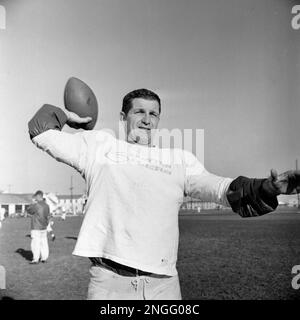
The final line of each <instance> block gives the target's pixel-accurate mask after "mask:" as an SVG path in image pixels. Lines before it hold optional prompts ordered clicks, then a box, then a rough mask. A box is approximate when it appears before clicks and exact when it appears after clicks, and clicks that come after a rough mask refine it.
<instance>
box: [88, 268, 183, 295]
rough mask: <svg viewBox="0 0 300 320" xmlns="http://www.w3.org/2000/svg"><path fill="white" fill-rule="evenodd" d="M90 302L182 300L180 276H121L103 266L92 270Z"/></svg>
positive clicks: (89, 289)
mask: <svg viewBox="0 0 300 320" xmlns="http://www.w3.org/2000/svg"><path fill="white" fill-rule="evenodd" d="M90 274H91V279H90V283H89V288H88V297H87V299H88V300H181V291H180V285H179V279H178V276H173V277H170V276H161V275H150V276H137V277H127V276H121V275H119V274H117V273H115V272H113V271H111V270H108V269H106V268H103V267H101V266H92V267H91V268H90Z"/></svg>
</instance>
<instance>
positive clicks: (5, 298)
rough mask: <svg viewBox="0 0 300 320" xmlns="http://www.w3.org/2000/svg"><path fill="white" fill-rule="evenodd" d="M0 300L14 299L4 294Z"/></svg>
mask: <svg viewBox="0 0 300 320" xmlns="http://www.w3.org/2000/svg"><path fill="white" fill-rule="evenodd" d="M1 300H15V299H14V298H12V297H7V296H4V297H2V298H1Z"/></svg>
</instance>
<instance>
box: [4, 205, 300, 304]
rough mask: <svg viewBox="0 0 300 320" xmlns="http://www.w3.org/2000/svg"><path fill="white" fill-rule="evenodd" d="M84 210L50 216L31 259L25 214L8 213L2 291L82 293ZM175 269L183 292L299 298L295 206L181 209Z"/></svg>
mask: <svg viewBox="0 0 300 320" xmlns="http://www.w3.org/2000/svg"><path fill="white" fill-rule="evenodd" d="M81 220H82V218H81V217H70V218H67V220H66V221H63V220H60V219H59V218H57V219H55V224H54V228H55V233H56V240H55V241H54V242H51V241H49V245H50V258H49V262H48V263H47V264H39V265H29V261H30V259H31V251H30V238H29V233H30V229H29V226H30V220H29V219H27V218H15V219H6V220H5V221H4V223H3V226H2V229H0V264H1V265H3V266H4V267H5V268H6V273H7V274H6V290H0V298H1V297H2V298H3V297H6V298H13V299H29V300H31V299H33V300H36V299H42V300H44V299H54V300H74V299H85V297H86V292H87V285H88V281H89V272H88V270H89V266H90V263H89V260H88V259H86V258H79V257H75V256H72V254H71V253H72V250H73V248H74V245H75V241H76V237H77V234H78V230H79V228H80V225H81ZM179 227H180V244H179V255H178V264H177V266H178V272H179V276H180V282H181V289H182V296H183V299H201V300H204V299H218V300H219V299H255V300H256V299H299V300H300V290H295V289H293V288H292V286H291V280H292V277H293V275H292V274H291V269H292V267H293V266H294V265H300V213H293V212H288V213H287V212H286V213H280V212H277V211H276V212H274V213H272V214H269V215H266V216H263V217H259V218H251V219H242V218H240V217H239V216H236V215H235V214H232V213H220V212H214V213H212V214H201V215H181V216H180V218H179Z"/></svg>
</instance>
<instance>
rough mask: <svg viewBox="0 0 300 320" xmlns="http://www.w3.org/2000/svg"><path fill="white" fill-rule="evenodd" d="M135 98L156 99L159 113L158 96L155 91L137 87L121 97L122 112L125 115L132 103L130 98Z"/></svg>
mask: <svg viewBox="0 0 300 320" xmlns="http://www.w3.org/2000/svg"><path fill="white" fill-rule="evenodd" d="M136 98H142V99H146V100H155V101H157V102H158V104H159V113H160V98H159V96H158V95H157V94H156V93H154V92H153V91H151V90H148V89H137V90H134V91H131V92H129V93H127V94H126V96H125V97H124V98H123V104H122V112H124V113H125V115H127V113H128V112H129V110H130V109H131V107H132V104H131V102H132V100H133V99H136Z"/></svg>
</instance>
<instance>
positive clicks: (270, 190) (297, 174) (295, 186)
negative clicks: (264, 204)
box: [263, 169, 300, 196]
mask: <svg viewBox="0 0 300 320" xmlns="http://www.w3.org/2000/svg"><path fill="white" fill-rule="evenodd" d="M263 191H264V192H265V193H266V194H267V195H268V196H277V195H279V194H295V193H300V170H289V171H286V172H284V173H281V174H279V175H278V173H277V171H276V170H274V169H272V170H271V175H270V177H269V178H268V179H267V180H266V181H265V182H264V184H263Z"/></svg>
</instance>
